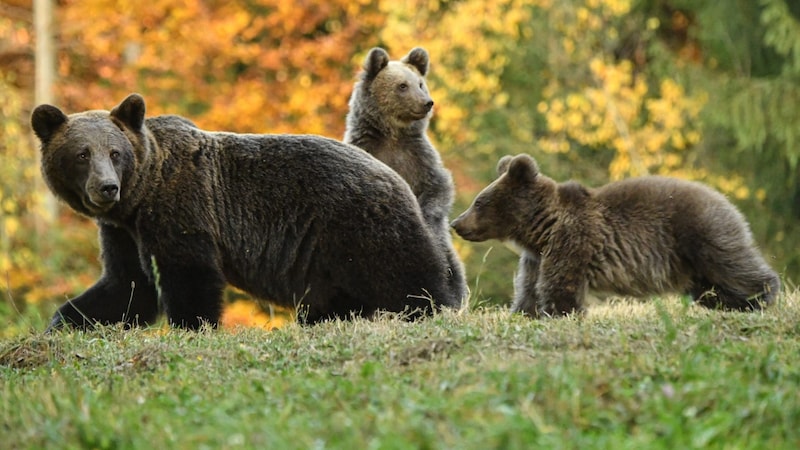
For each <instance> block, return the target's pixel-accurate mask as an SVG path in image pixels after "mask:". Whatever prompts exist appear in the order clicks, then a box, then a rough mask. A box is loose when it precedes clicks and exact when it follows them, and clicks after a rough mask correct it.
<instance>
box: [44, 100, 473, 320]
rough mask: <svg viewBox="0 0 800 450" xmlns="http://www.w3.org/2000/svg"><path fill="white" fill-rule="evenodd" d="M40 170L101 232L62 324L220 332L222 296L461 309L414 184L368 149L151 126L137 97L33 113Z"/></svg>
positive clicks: (302, 309) (319, 312)
mask: <svg viewBox="0 0 800 450" xmlns="http://www.w3.org/2000/svg"><path fill="white" fill-rule="evenodd" d="M31 124H32V126H33V130H34V131H35V132H36V135H37V136H38V137H39V140H40V141H41V143H42V149H41V151H42V174H43V175H44V179H45V181H46V182H47V184H48V186H49V187H50V189H51V190H52V191H53V193H54V194H55V195H56V196H57V197H59V198H60V199H62V200H64V201H65V202H66V203H67V204H68V205H69V206H70V207H72V209H74V210H75V211H77V212H78V213H81V214H84V215H86V216H89V217H92V218H94V219H95V220H96V221H97V224H98V226H99V227H100V243H101V250H102V252H101V258H102V262H103V274H102V276H101V278H100V279H99V280H98V281H97V282H96V283H95V284H94V285H93V286H92V287H90V288H89V289H88V290H86V292H84V293H83V294H81V295H79V296H77V297H76V298H74V299H71V300H69V301H68V302H67V303H65V304H64V305H63V306H62V307H61V308H60V309H59V310H58V311H57V312H56V314H55V316H54V317H53V320H52V322H51V325H50V327H51V328H57V327H60V326H62V325H64V324H68V325H72V326H78V327H90V326H92V325H94V324H95V323H101V324H108V323H115V322H124V323H126V324H128V325H135V324H147V323H152V322H153V321H154V320H155V319H156V317H157V315H158V314H159V312H160V309H161V307H163V308H164V309H165V312H166V314H167V316H168V319H169V322H170V323H171V324H172V325H174V326H179V327H186V328H197V327H199V326H200V325H202V324H203V323H209V324H211V325H216V324H217V322H218V320H219V316H220V309H221V307H222V291H223V289H224V288H225V285H226V284H232V285H234V286H237V287H239V288H241V289H243V290H245V291H247V292H249V293H251V294H252V295H253V296H255V297H257V298H260V299H265V300H270V301H274V302H276V303H279V304H280V305H282V306H286V307H297V308H298V315H299V316H300V319H301V320H304V321H306V322H308V323H313V322H316V321H320V320H326V319H330V318H336V317H339V318H343V319H347V318H350V317H351V316H352V315H358V316H366V317H370V316H371V315H372V314H374V313H375V312H376V311H379V310H384V311H394V312H409V313H410V315H411V316H414V315H415V314H416V315H419V314H424V313H430V312H431V311H433V310H434V309H435V308H438V307H441V306H453V307H458V306H460V303H461V299H460V297H458V296H457V295H456V294H455V293H454V291H453V289H452V288H451V287H450V286H449V284H448V283H449V279H448V260H447V257H446V255H445V254H444V252H442V251H441V250H440V249H439V247H438V245H437V243H436V242H435V241H434V239H433V238H432V237H431V236H430V233H429V232H428V229H427V226H426V224H425V222H424V221H423V218H422V213H421V212H420V209H419V205H418V204H417V201H416V198H415V197H414V194H413V193H412V192H411V190H410V189H409V187H408V185H407V184H406V183H405V182H404V181H403V179H402V178H400V176H399V175H397V174H396V173H395V172H394V171H392V170H391V169H389V168H388V167H386V166H385V165H384V164H381V163H380V162H378V161H376V160H375V159H374V158H372V157H370V156H369V155H367V154H366V153H365V152H364V151H363V150H361V149H358V148H356V147H353V146H351V145H347V144H343V143H341V142H338V141H335V140H332V139H327V138H323V137H320V136H310V135H257V134H234V133H215V132H207V131H203V130H201V129H199V128H197V127H196V126H194V125H193V124H192V123H191V122H189V121H188V120H186V119H183V118H180V117H178V116H156V117H151V118H147V119H145V103H144V100H143V99H142V97H141V96H139V95H136V94H132V95H130V96H128V97H127V98H126V99H125V100H124V101H123V102H122V103H120V104H119V105H118V106H117V107H115V108H113V109H112V110H111V111H110V112H109V111H87V112H83V113H77V114H71V115H66V114H64V113H63V112H61V110H59V109H58V108H56V107H55V106H51V105H41V106H39V107H37V108H36V109H35V110H34V111H33V115H32V118H31Z"/></svg>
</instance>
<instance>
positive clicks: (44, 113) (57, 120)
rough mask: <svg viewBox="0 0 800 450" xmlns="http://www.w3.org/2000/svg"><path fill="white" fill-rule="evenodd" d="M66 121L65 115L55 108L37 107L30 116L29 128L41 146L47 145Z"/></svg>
mask: <svg viewBox="0 0 800 450" xmlns="http://www.w3.org/2000/svg"><path fill="white" fill-rule="evenodd" d="M68 120H69V118H67V115H66V114H64V113H63V112H61V110H60V109H58V108H56V107H55V106H53V105H39V106H37V107H36V109H34V110H33V113H32V114H31V127H32V128H33V132H34V133H36V137H38V138H39V140H40V141H42V144H47V143H48V142H50V139H52V138H53V135H54V134H55V133H56V131H58V129H59V128H60V127H61V125H64V124H65V123H67V121H68Z"/></svg>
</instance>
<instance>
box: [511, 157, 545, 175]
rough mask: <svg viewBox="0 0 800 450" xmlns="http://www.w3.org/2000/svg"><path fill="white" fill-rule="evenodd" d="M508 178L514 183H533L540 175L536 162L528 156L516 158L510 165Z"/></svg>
mask: <svg viewBox="0 0 800 450" xmlns="http://www.w3.org/2000/svg"><path fill="white" fill-rule="evenodd" d="M507 173H508V177H509V178H510V179H512V180H514V181H532V180H533V179H534V178H536V176H537V175H539V166H538V165H537V164H536V161H535V160H534V159H533V158H531V157H530V156H528V155H526V154H521V155H517V156H515V157H514V158H513V159H512V160H511V161H510V162H509V164H508V171H507Z"/></svg>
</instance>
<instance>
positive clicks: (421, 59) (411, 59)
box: [400, 47, 430, 77]
mask: <svg viewBox="0 0 800 450" xmlns="http://www.w3.org/2000/svg"><path fill="white" fill-rule="evenodd" d="M400 61H401V62H403V63H405V64H411V65H412V66H414V67H416V68H417V70H418V71H419V74H420V75H422V76H423V77H424V76H425V75H426V74H427V73H428V69H429V68H430V60H429V58H428V52H427V50H425V49H424V48H422V47H416V48H414V49H413V50H411V51H410V52H409V53H408V55H406V56H405V57H404V58H403V59H401V60H400Z"/></svg>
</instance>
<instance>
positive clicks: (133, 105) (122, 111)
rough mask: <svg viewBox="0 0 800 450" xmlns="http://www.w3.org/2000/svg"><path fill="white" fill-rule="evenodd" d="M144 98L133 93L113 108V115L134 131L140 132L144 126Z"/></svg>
mask: <svg viewBox="0 0 800 450" xmlns="http://www.w3.org/2000/svg"><path fill="white" fill-rule="evenodd" d="M144 112H145V107H144V99H143V98H142V96H141V95H139V94H131V95H129V96H127V97H126V98H125V100H123V101H122V103H120V104H119V105H117V106H116V107H114V109H112V110H111V117H113V118H115V119H117V120H119V121H120V122H122V123H123V124H124V125H126V126H127V127H128V128H130V129H131V130H133V131H136V132H139V131H141V130H142V126H144Z"/></svg>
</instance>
